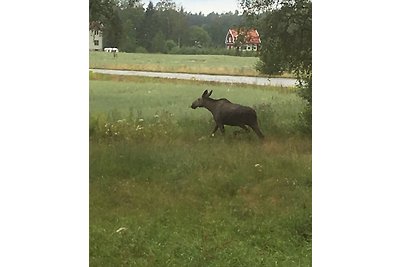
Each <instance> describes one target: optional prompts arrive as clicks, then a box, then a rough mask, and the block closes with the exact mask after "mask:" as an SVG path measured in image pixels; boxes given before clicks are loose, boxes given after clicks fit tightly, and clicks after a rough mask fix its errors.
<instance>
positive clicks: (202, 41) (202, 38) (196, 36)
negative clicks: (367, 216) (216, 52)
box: [189, 26, 211, 47]
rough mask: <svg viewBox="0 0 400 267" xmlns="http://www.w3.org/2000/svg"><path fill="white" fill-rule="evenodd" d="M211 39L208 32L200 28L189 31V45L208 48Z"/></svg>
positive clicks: (192, 28) (196, 27)
mask: <svg viewBox="0 0 400 267" xmlns="http://www.w3.org/2000/svg"><path fill="white" fill-rule="evenodd" d="M210 42H211V38H210V36H209V35H208V33H207V31H206V30H204V29H203V28H202V27H199V26H192V27H190V29H189V45H191V46H197V47H203V46H208V45H209V44H210Z"/></svg>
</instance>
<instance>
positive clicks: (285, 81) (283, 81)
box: [89, 69, 296, 87]
mask: <svg viewBox="0 0 400 267" xmlns="http://www.w3.org/2000/svg"><path fill="white" fill-rule="evenodd" d="M89 70H90V71H93V72H96V73H103V74H114V75H135V76H146V77H157V78H169V79H184V80H198V81H211V82H222V83H245V84H255V85H273V86H283V87H293V86H295V85H296V80H295V79H290V78H261V77H247V76H226V75H207V74H187V73H168V72H150V71H133V70H105V69H89Z"/></svg>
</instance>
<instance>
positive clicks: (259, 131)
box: [249, 123, 264, 139]
mask: <svg viewBox="0 0 400 267" xmlns="http://www.w3.org/2000/svg"><path fill="white" fill-rule="evenodd" d="M249 126H250V127H251V129H253V131H254V132H255V133H256V134H257V135H258V137H259V138H260V139H263V138H264V134H263V133H262V132H261V130H260V127H259V126H258V123H255V124H252V125H249Z"/></svg>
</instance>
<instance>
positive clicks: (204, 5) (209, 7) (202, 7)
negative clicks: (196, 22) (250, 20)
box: [142, 0, 241, 15]
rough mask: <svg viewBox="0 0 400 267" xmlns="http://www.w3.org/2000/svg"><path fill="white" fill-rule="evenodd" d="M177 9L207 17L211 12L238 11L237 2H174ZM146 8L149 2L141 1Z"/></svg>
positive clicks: (216, 0)
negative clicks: (181, 8) (180, 8)
mask: <svg viewBox="0 0 400 267" xmlns="http://www.w3.org/2000/svg"><path fill="white" fill-rule="evenodd" d="M152 2H153V4H154V5H156V3H157V2H158V0H152ZM174 2H175V3H176V4H177V6H178V7H180V6H183V8H184V10H185V11H187V12H192V13H199V12H200V11H201V12H202V13H203V14H205V15H207V14H209V13H211V12H215V13H225V12H229V11H231V12H235V10H238V11H239V13H241V11H240V6H239V1H238V0H174ZM142 3H144V7H145V8H146V7H147V5H148V3H149V0H145V1H142Z"/></svg>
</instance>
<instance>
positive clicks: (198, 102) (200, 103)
mask: <svg viewBox="0 0 400 267" xmlns="http://www.w3.org/2000/svg"><path fill="white" fill-rule="evenodd" d="M212 92H213V91H212V90H211V91H210V92H208V90H205V91H204V92H203V94H202V95H201V97H199V98H198V99H196V100H195V101H194V102H193V103H192V105H191V106H190V107H191V108H192V109H196V108H199V107H200V108H201V107H204V101H205V100H206V99H209V98H210V95H211V94H212Z"/></svg>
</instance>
